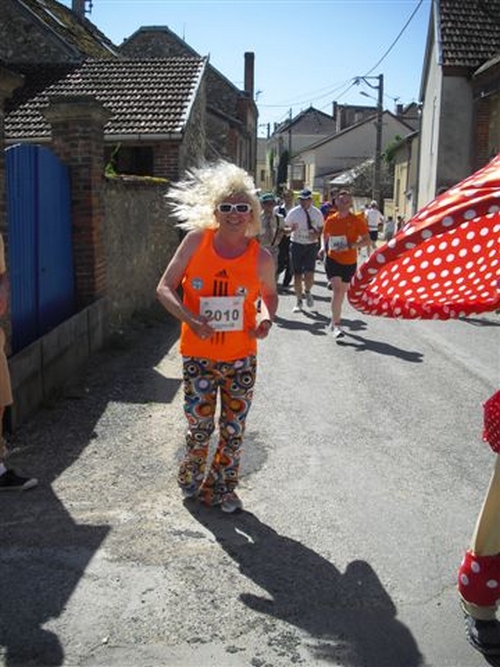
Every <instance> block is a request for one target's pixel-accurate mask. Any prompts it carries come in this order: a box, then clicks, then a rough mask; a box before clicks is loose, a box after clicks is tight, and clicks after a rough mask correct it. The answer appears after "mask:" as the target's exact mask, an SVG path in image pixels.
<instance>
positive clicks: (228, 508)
mask: <svg viewBox="0 0 500 667" xmlns="http://www.w3.org/2000/svg"><path fill="white" fill-rule="evenodd" d="M220 508H221V510H222V511H223V512H226V513H227V514H232V513H233V512H236V511H239V510H242V509H243V503H242V502H241V500H240V499H239V498H238V496H237V495H236V493H235V492H234V491H231V492H229V493H225V494H224V495H223V496H222V502H221V504H220Z"/></svg>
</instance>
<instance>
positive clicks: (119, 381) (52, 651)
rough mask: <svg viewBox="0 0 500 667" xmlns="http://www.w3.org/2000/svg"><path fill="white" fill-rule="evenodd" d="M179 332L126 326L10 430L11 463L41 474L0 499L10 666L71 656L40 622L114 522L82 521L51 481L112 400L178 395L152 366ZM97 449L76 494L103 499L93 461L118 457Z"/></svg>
mask: <svg viewBox="0 0 500 667" xmlns="http://www.w3.org/2000/svg"><path fill="white" fill-rule="evenodd" d="M176 340H177V332H176V331H175V330H171V329H170V330H169V329H168V327H167V326H166V325H165V327H164V328H163V327H161V326H154V327H152V328H149V327H148V326H141V327H138V328H136V329H135V330H127V331H126V332H124V333H123V334H122V335H121V336H120V337H119V339H116V338H115V339H113V340H112V341H111V342H110V343H108V345H107V347H106V349H105V350H103V351H101V352H99V353H97V354H96V355H94V357H93V358H92V359H91V360H90V362H89V364H88V365H87V367H86V368H85V369H83V370H82V372H81V373H80V374H79V375H78V377H77V378H75V380H74V382H73V384H72V386H70V387H67V388H66V390H65V392H64V394H62V395H61V396H59V397H58V398H57V399H54V400H53V401H52V402H51V404H50V405H48V406H47V409H45V410H41V411H40V412H39V413H38V414H37V415H36V416H35V417H34V418H33V419H32V420H30V421H29V422H27V423H26V424H25V425H24V426H23V427H22V428H21V429H20V430H19V431H18V432H17V433H16V434H15V436H14V437H13V438H12V441H11V443H10V449H11V456H10V459H9V461H10V463H11V465H13V466H14V467H15V468H19V469H20V470H23V469H25V470H29V471H30V474H33V475H35V476H36V477H38V479H39V487H38V488H37V489H34V490H32V491H27V492H25V493H11V494H6V493H3V494H2V498H1V513H0V590H1V595H0V645H1V647H2V648H0V662H2V660H3V662H2V664H5V665H6V667H13V666H14V665H17V666H21V665H22V667H35V666H36V667H38V666H39V665H63V664H66V663H65V654H64V647H63V646H62V644H61V641H60V640H59V638H58V636H57V635H56V634H55V633H54V632H52V631H50V629H46V628H44V627H43V626H44V625H45V624H47V623H50V621H51V620H52V619H54V618H57V617H58V616H60V615H61V614H62V613H63V612H64V610H65V607H66V605H67V602H68V600H69V598H70V597H71V595H72V594H73V593H74V591H75V589H76V587H77V585H78V582H79V580H80V579H81V577H82V576H83V575H84V573H85V570H86V568H87V566H88V564H89V562H90V560H91V559H92V558H93V557H94V555H95V553H96V551H97V550H98V549H99V547H100V546H101V544H102V542H103V541H104V539H105V538H106V536H107V535H108V533H109V531H110V526H109V525H103V524H100V525H89V523H85V524H77V523H76V522H75V520H74V519H73V517H72V516H71V514H70V512H69V511H68V509H67V508H66V507H65V506H64V504H63V501H62V500H61V499H60V498H59V497H58V496H57V495H56V493H55V492H54V490H53V488H52V487H51V484H52V483H53V482H54V481H55V480H57V478H58V477H60V476H61V475H62V473H63V472H64V471H65V470H66V469H68V468H69V467H71V466H72V465H74V464H75V462H77V461H78V459H79V458H80V457H81V456H82V453H83V452H84V450H85V449H86V448H87V447H88V445H89V443H90V442H91V441H94V440H96V439H98V433H96V429H97V430H98V423H99V421H100V420H101V418H102V417H103V415H104V413H105V411H106V409H107V406H108V404H109V403H110V402H120V403H123V402H125V403H135V404H148V403H151V402H161V403H167V402H170V401H172V399H173V397H174V396H175V393H176V392H177V390H178V388H179V385H180V380H177V379H167V378H164V377H163V376H162V375H161V373H159V372H158V371H157V370H156V368H155V367H156V365H157V364H158V363H159V362H160V361H161V359H162V358H163V357H164V356H165V355H166V354H167V352H168V350H169V349H170V347H171V346H172V345H173V344H174V343H175V342H176ZM108 419H111V417H108ZM130 419H131V420H133V419H134V416H133V415H131V416H130ZM120 426H121V427H124V425H123V424H120ZM127 446H128V445H127V443H122V446H121V452H120V453H121V456H123V457H124V459H125V460H132V458H133V457H132V455H130V458H128V457H129V454H128V453H127V449H126V448H127ZM132 447H133V445H132ZM97 452H98V458H96V464H95V466H96V467H95V468H91V469H85V468H83V466H82V468H83V469H82V470H81V473H82V474H80V475H73V477H72V478H71V479H72V482H71V497H72V498H73V499H74V500H75V502H77V503H82V504H85V503H86V502H88V504H89V505H92V504H93V505H92V506H97V507H98V506H99V503H101V504H102V505H103V507H104V506H105V504H106V492H105V490H106V486H105V484H106V480H105V478H104V477H103V476H102V475H96V470H97V471H99V469H100V468H102V467H103V466H106V467H109V468H110V469H111V470H112V460H111V459H110V458H106V452H104V451H100V450H99V449H98V450H97ZM108 474H112V472H111V473H109V472H108ZM96 498H97V500H96ZM83 631H84V629H82V632H83Z"/></svg>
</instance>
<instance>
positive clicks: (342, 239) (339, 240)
mask: <svg viewBox="0 0 500 667" xmlns="http://www.w3.org/2000/svg"><path fill="white" fill-rule="evenodd" d="M328 250H332V251H338V250H347V236H345V235H342V236H330V237H329V238H328Z"/></svg>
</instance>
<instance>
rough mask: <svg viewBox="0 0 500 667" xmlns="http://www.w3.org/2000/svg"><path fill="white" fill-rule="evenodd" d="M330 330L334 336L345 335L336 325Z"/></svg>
mask: <svg viewBox="0 0 500 667" xmlns="http://www.w3.org/2000/svg"><path fill="white" fill-rule="evenodd" d="M332 331H333V335H334V336H335V338H343V337H344V336H345V333H344V332H343V331H342V329H341V328H340V327H338V326H336V325H334V327H333V329H332Z"/></svg>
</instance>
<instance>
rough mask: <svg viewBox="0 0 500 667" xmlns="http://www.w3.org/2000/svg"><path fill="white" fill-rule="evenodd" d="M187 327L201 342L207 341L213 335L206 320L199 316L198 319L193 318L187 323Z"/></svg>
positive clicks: (213, 330)
mask: <svg viewBox="0 0 500 667" xmlns="http://www.w3.org/2000/svg"><path fill="white" fill-rule="evenodd" d="M188 325H189V327H190V328H191V329H192V331H194V333H195V334H196V335H197V336H198V338H201V339H202V340H207V339H208V338H210V337H211V336H212V335H213V334H214V333H215V329H214V328H213V327H212V326H210V323H209V321H208V320H207V318H206V317H203V316H201V315H198V317H195V316H193V318H192V319H190V320H189V321H188Z"/></svg>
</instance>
